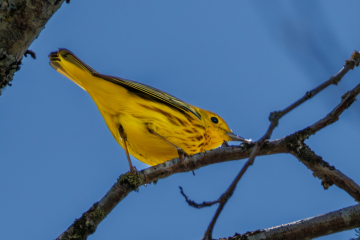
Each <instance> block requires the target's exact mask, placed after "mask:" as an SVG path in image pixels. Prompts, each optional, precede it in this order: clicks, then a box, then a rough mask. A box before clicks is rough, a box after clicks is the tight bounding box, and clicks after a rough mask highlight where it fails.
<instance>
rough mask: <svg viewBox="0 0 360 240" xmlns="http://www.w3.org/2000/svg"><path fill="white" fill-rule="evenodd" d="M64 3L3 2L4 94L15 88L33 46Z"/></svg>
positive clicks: (0, 72) (0, 62)
mask: <svg viewBox="0 0 360 240" xmlns="http://www.w3.org/2000/svg"><path fill="white" fill-rule="evenodd" d="M63 2H64V0H47V1H46V0H12V1H7V2H5V1H1V3H0V29H1V31H0V39H1V41H0V95H1V91H2V89H4V88H5V87H6V86H7V85H11V84H10V81H12V79H13V77H14V74H15V72H16V71H18V70H19V69H20V65H21V60H22V58H23V55H24V53H25V52H26V51H27V50H28V48H29V46H30V44H31V43H32V42H33V41H34V40H35V39H36V38H37V37H38V35H39V34H40V32H41V30H43V29H44V27H45V24H46V23H47V21H48V20H49V19H50V17H51V16H52V15H53V14H54V13H55V12H56V10H58V9H59V8H60V6H61V4H62V3H63Z"/></svg>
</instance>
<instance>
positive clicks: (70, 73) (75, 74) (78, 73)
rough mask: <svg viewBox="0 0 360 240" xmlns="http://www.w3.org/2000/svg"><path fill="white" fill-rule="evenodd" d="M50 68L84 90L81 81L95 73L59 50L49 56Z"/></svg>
mask: <svg viewBox="0 0 360 240" xmlns="http://www.w3.org/2000/svg"><path fill="white" fill-rule="evenodd" d="M49 59H50V66H52V67H53V68H54V69H55V70H56V71H58V72H59V73H61V74H63V75H64V76H65V77H67V78H69V79H70V80H72V81H73V82H74V83H76V84H77V85H79V87H81V88H82V89H84V90H85V88H84V84H83V80H84V79H87V78H88V77H89V75H94V74H96V73H97V72H96V71H95V70H94V69H92V68H91V67H89V66H88V65H87V64H86V63H84V62H83V61H81V60H80V59H79V58H78V57H76V56H75V55H74V54H73V53H72V52H70V51H69V50H67V49H63V48H61V49H59V50H58V51H56V52H52V53H50V55H49Z"/></svg>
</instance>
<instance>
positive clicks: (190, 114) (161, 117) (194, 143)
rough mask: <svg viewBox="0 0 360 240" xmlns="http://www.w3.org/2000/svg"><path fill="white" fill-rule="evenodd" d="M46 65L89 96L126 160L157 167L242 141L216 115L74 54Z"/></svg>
mask: <svg viewBox="0 0 360 240" xmlns="http://www.w3.org/2000/svg"><path fill="white" fill-rule="evenodd" d="M49 58H50V65H51V66H52V67H53V68H54V69H56V70H57V71H58V72H60V73H61V74H63V75H65V76H66V77H68V78H69V79H70V80H72V81H73V82H74V83H76V84H77V85H78V86H79V87H81V88H82V89H84V90H85V91H86V92H88V93H89V95H90V97H91V98H92V99H93V100H94V102H95V104H96V106H97V107H98V109H99V111H100V113H101V115H102V116H103V118H104V120H105V122H106V124H107V126H108V128H109V130H110V132H111V133H112V135H113V136H114V138H115V139H116V141H117V142H118V143H119V144H120V146H121V147H122V148H123V149H125V152H126V155H127V158H128V161H129V165H130V169H131V170H134V168H133V166H132V164H131V160H130V156H129V154H131V155H132V156H134V157H135V158H137V159H139V160H140V161H142V162H144V163H146V164H149V165H156V164H160V163H163V162H165V161H167V160H170V159H173V158H175V157H178V156H179V157H180V158H181V156H183V155H192V154H195V153H199V152H204V151H205V150H210V149H213V148H216V147H218V146H220V145H221V144H222V143H223V142H224V141H246V140H245V139H244V138H242V137H239V136H237V135H235V134H234V133H232V131H231V130H230V129H229V127H228V125H227V124H226V122H225V121H224V120H223V119H222V118H221V117H219V116H218V115H217V114H215V113H213V112H210V111H207V110H204V109H201V108H197V107H195V106H193V105H190V104H188V103H186V102H184V101H182V100H180V99H178V98H176V97H174V96H171V95H170V94H167V93H165V92H163V91H160V90H158V89H156V88H153V87H150V86H147V85H144V84H141V83H138V82H134V81H130V80H126V79H122V78H117V77H112V76H107V75H103V74H100V73H97V72H96V71H95V70H94V69H92V68H91V67H89V66H88V65H87V64H85V63H84V62H83V61H81V60H80V59H79V58H78V57H76V56H75V55H74V54H73V53H72V52H70V51H69V50H67V49H59V50H58V51H56V52H52V53H51V54H50V55H49Z"/></svg>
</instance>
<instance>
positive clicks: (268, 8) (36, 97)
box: [0, 0, 360, 240]
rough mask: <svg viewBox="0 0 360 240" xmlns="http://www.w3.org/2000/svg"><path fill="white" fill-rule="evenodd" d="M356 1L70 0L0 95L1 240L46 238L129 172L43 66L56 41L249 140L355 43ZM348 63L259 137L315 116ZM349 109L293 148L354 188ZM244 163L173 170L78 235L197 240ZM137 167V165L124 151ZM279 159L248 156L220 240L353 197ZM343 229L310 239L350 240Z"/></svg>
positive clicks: (354, 121) (110, 142) (326, 106)
mask: <svg viewBox="0 0 360 240" xmlns="http://www.w3.org/2000/svg"><path fill="white" fill-rule="evenodd" d="M359 7H360V2H359V1H347V2H346V3H344V2H340V1H336V2H335V1H316V2H315V1H293V2H284V1H212V0H208V1H181V2H180V1H107V2H106V4H102V2H99V1H93V0H89V1H86V3H85V2H84V1H71V3H70V4H69V5H67V4H64V5H63V6H62V7H61V8H60V9H59V11H58V12H57V13H55V15H54V16H53V17H52V18H51V20H50V21H49V22H48V23H47V25H46V28H45V29H44V30H43V31H42V32H41V33H40V35H39V37H38V38H37V39H36V40H35V41H34V42H33V44H32V45H31V46H30V49H31V50H33V51H34V52H35V53H36V55H37V59H36V60H33V59H31V58H29V57H28V58H24V60H23V64H22V66H21V70H20V71H19V72H17V73H16V74H15V78H14V81H13V82H12V84H13V86H12V87H7V88H6V89H5V90H4V91H3V94H2V96H1V97H0V113H1V116H2V117H1V118H0V125H1V126H2V130H1V135H0V150H1V159H2V160H1V162H0V183H1V184H0V191H1V193H2V197H1V198H0V204H1V206H3V210H2V213H1V214H0V225H1V226H2V227H1V229H0V233H1V236H3V238H4V239H24V238H28V239H54V238H56V237H57V236H58V235H60V234H61V233H62V232H63V231H64V230H66V229H67V228H68V227H69V226H70V225H71V223H72V222H73V221H74V220H75V218H78V217H80V216H81V214H82V213H83V212H84V211H86V210H88V209H89V208H90V207H91V206H92V204H93V203H94V202H96V201H98V200H100V199H101V198H102V197H103V196H104V195H105V193H106V192H107V190H108V189H109V188H110V187H111V186H112V185H113V183H114V182H115V181H116V179H117V178H118V176H119V175H121V174H122V173H124V172H126V171H128V169H129V167H128V163H127V160H126V155H125V152H124V150H123V149H122V148H121V147H120V146H119V145H118V144H117V143H116V141H115V140H114V139H113V137H112V135H111V134H110V132H109V131H108V129H107V127H106V125H105V123H104V121H103V119H102V117H101V115H100V114H99V112H98V110H97V108H96V106H95V104H94V103H93V102H92V100H91V98H90V97H89V96H88V94H87V93H86V92H85V91H83V90H82V89H81V88H79V87H78V86H76V85H75V84H74V83H72V82H71V81H70V80H68V79H66V78H65V77H64V76H62V75H60V74H59V73H57V72H56V71H55V70H54V69H52V68H51V67H50V66H49V64H48V54H49V53H50V52H51V51H55V50H57V49H58V48H67V49H69V50H71V51H73V52H74V53H75V54H76V55H77V56H79V57H80V58H81V59H82V60H84V61H85V62H86V63H88V64H89V65H90V66H91V67H93V68H94V69H95V70H97V71H98V72H100V73H104V74H108V75H114V76H118V77H123V78H127V79H131V80H135V81H138V82H142V83H145V84H147V85H150V86H153V87H156V88H158V89H161V90H163V91H166V92H168V93H170V94H172V95H174V96H176V97H178V98H180V99H182V100H184V101H186V102H188V103H191V104H193V105H195V106H197V107H200V108H204V109H207V110H210V111H213V112H216V113H217V114H219V115H220V116H222V117H223V118H224V119H225V120H226V121H227V123H228V125H229V126H230V128H231V129H232V130H233V131H234V132H235V133H237V134H239V135H241V136H243V137H245V138H252V139H254V140H256V139H258V138H260V137H261V136H262V135H263V134H264V133H265V131H266V129H267V127H268V125H269V122H268V116H269V113H270V112H272V111H274V110H279V109H283V108H285V107H286V106H288V105H289V104H290V103H292V102H294V101H295V100H297V99H298V98H300V97H301V96H302V95H303V94H304V93H305V92H306V91H307V90H310V89H312V88H313V87H315V86H317V85H319V84H320V83H322V82H323V81H325V80H327V79H328V78H329V77H330V76H331V75H333V74H335V73H336V72H338V71H339V70H340V68H341V67H342V65H343V64H344V61H345V60H346V59H348V58H349V56H350V55H351V53H352V52H353V51H354V50H360V44H359V43H360V42H359V40H360V32H359V31H358V26H359V24H358V23H357V22H356V16H358V10H359ZM359 76H360V69H355V70H354V71H350V72H349V73H348V74H347V75H346V77H345V78H344V79H343V81H342V82H341V83H340V84H339V85H338V86H331V87H329V89H326V90H325V91H324V92H322V93H320V94H319V95H318V96H316V97H315V98H314V99H312V100H311V101H309V102H306V103H305V104H303V105H302V106H300V107H299V108H298V109H296V110H295V111H293V112H291V113H289V114H288V115H287V116H286V117H284V118H282V119H281V120H280V124H279V126H278V127H277V128H276V129H275V131H274V134H273V136H272V139H276V138H280V137H283V136H285V135H288V134H291V133H293V132H294V131H297V130H299V129H302V128H305V127H307V126H308V125H310V124H312V123H314V122H315V121H316V120H318V119H320V118H322V117H324V116H325V115H326V114H327V113H328V112H329V111H331V109H332V108H333V107H334V106H335V105H336V104H338V103H339V101H340V97H341V96H342V95H343V94H344V93H345V92H346V91H348V90H350V89H352V88H353V87H354V86H355V85H356V84H358V82H359ZM359 116H360V105H359V102H355V103H354V104H353V105H352V106H351V108H350V109H348V110H347V111H345V112H344V114H343V115H341V117H340V121H338V122H337V123H335V124H333V125H331V126H329V127H327V128H326V129H324V130H322V131H320V132H318V133H317V134H316V135H314V136H312V137H311V138H310V139H309V140H307V141H306V143H307V144H308V145H309V146H310V147H311V149H312V150H313V151H315V152H316V153H317V154H318V155H320V156H322V157H323V159H324V160H325V161H328V162H329V163H330V164H331V165H334V166H335V167H336V168H337V169H339V170H341V171H342V172H343V173H345V174H347V175H348V176H349V177H351V178H352V179H353V180H354V181H356V182H357V183H360V175H359V174H358V171H359V170H358V169H359V168H360V163H359V161H358V154H356V149H357V148H358V146H359V144H358V135H359V132H360V124H359V120H358V119H359ZM244 162H245V161H244V160H241V161H233V162H229V163H223V164H217V165H213V166H209V167H206V168H202V169H200V170H197V171H195V173H196V176H195V177H194V176H193V175H192V173H191V172H190V173H184V174H176V175H173V176H171V177H169V178H167V179H164V180H160V181H159V182H158V183H157V184H156V185H149V186H147V187H141V188H140V191H139V192H133V193H131V194H130V195H129V196H128V197H127V198H126V199H125V200H124V201H122V202H121V203H120V204H119V205H118V206H117V207H116V208H115V209H114V210H113V212H112V213H111V214H110V215H109V216H108V217H107V218H106V219H105V220H104V221H103V222H102V223H101V224H100V225H99V227H98V229H97V231H96V232H95V234H93V235H91V236H90V237H89V239H91V240H95V239H96V240H97V239H119V238H124V239H143V238H144V237H145V238H146V239H159V238H160V239H168V238H169V236H171V239H174V240H176V239H179V240H180V239H200V238H201V237H202V236H203V233H204V231H205V230H206V228H207V226H208V224H209V222H210V220H211V218H212V216H213V214H214V212H215V210H216V208H215V207H211V208H206V209H201V210H198V209H193V208H190V207H189V206H188V205H187V204H186V202H185V201H184V199H183V197H182V196H181V195H180V193H179V188H178V186H182V187H183V188H184V191H185V192H186V194H187V195H188V196H189V197H190V198H191V199H193V200H195V201H198V202H201V201H204V200H205V201H208V200H214V199H216V198H218V197H219V196H220V195H221V194H222V193H223V192H224V191H225V189H226V188H227V187H228V185H229V184H230V183H231V181H232V180H233V178H234V177H235V176H236V174H237V173H238V171H239V170H240V169H241V167H242V165H243V164H244ZM133 164H134V165H135V166H136V167H137V168H138V169H143V168H146V167H148V166H147V165H145V164H143V163H141V162H139V161H137V160H135V159H134V160H133ZM320 183H321V181H320V180H319V179H316V178H314V177H313V176H312V172H311V171H310V170H308V169H307V168H306V167H305V166H304V165H303V164H302V163H300V162H299V161H298V160H297V159H295V158H294V157H292V156H291V155H285V154H282V155H274V156H264V157H259V158H257V159H256V161H255V164H254V165H253V166H252V167H251V168H250V169H249V170H248V172H247V173H246V174H245V176H244V178H243V179H242V180H241V182H240V183H239V185H238V187H237V189H236V191H235V194H234V195H233V197H232V198H231V199H230V201H229V202H228V204H227V205H226V207H225V209H224V211H223V212H222V213H221V215H220V218H219V219H218V222H217V224H216V226H215V229H214V234H213V237H214V238H219V237H227V236H230V235H233V234H234V233H235V232H238V233H244V232H246V231H252V230H256V229H264V228H269V227H273V226H277V225H280V224H284V223H289V222H293V221H297V220H300V219H304V218H308V217H312V216H316V215H319V214H324V213H327V212H330V211H335V210H338V209H341V208H344V207H348V206H351V205H355V204H356V202H355V201H354V200H353V199H352V198H351V197H350V196H348V195H347V194H346V193H345V192H344V191H342V190H340V189H338V188H337V187H336V186H332V187H330V189H329V190H326V191H325V190H323V188H322V186H321V184H320ZM351 237H355V232H354V231H353V230H351V231H346V232H342V233H338V234H335V235H330V236H327V237H323V238H321V239H326V240H331V239H349V238H351Z"/></svg>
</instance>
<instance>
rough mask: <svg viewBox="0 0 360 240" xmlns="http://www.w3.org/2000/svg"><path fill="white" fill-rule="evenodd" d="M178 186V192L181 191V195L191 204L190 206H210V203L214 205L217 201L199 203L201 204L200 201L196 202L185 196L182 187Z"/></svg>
mask: <svg viewBox="0 0 360 240" xmlns="http://www.w3.org/2000/svg"><path fill="white" fill-rule="evenodd" d="M179 188H180V193H181V195H183V196H184V198H185V201H186V202H187V203H188V204H189V205H190V206H192V207H194V208H203V207H210V206H212V205H214V204H216V203H219V201H212V202H203V203H201V204H200V203H196V202H194V201H192V200H190V199H189V198H188V196H186V194H185V193H184V191H183V188H182V187H180V186H179Z"/></svg>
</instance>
